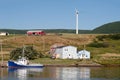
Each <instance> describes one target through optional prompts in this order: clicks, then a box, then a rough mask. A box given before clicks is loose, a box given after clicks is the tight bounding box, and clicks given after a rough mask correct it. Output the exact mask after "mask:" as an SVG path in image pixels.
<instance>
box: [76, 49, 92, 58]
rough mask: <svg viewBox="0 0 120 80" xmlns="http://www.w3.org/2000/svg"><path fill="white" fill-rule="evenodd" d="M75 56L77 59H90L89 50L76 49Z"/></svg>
mask: <svg viewBox="0 0 120 80" xmlns="http://www.w3.org/2000/svg"><path fill="white" fill-rule="evenodd" d="M77 56H78V58H79V59H90V52H89V51H86V50H81V51H78V53H77Z"/></svg>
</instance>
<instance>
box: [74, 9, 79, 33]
mask: <svg viewBox="0 0 120 80" xmlns="http://www.w3.org/2000/svg"><path fill="white" fill-rule="evenodd" d="M78 14H79V12H78V10H77V9H75V15H76V34H78Z"/></svg>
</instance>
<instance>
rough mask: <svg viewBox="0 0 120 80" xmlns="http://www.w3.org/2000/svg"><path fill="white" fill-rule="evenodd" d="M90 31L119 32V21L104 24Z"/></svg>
mask: <svg viewBox="0 0 120 80" xmlns="http://www.w3.org/2000/svg"><path fill="white" fill-rule="evenodd" d="M92 33H102V34H104V33H105V34H110V33H120V21H117V22H111V23H107V24H104V25H102V26H100V27H98V28H96V29H94V30H92Z"/></svg>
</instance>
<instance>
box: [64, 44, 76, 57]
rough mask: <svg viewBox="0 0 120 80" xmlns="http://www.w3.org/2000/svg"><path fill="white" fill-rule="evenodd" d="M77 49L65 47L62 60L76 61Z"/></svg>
mask: <svg viewBox="0 0 120 80" xmlns="http://www.w3.org/2000/svg"><path fill="white" fill-rule="evenodd" d="M76 56H77V48H76V47H73V46H66V47H63V53H62V59H67V58H68V59H76Z"/></svg>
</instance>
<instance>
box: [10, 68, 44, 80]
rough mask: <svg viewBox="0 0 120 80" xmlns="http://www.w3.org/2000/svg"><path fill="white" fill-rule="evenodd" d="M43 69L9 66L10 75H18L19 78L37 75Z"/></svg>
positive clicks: (19, 79) (24, 78) (25, 79)
mask: <svg viewBox="0 0 120 80" xmlns="http://www.w3.org/2000/svg"><path fill="white" fill-rule="evenodd" d="M42 71H43V68H8V73H9V76H11V77H16V78H17V80H27V79H28V77H30V76H36V74H37V73H40V72H42Z"/></svg>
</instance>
